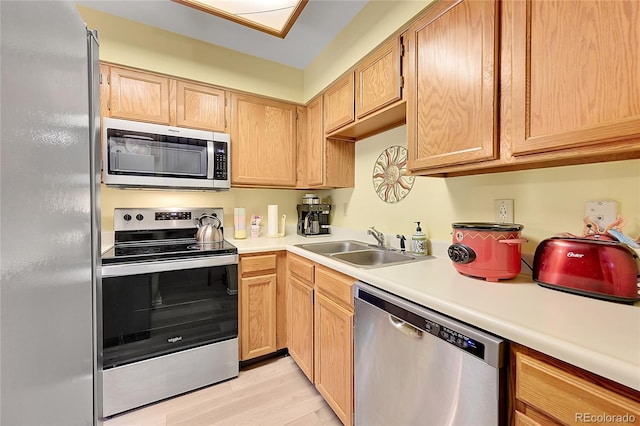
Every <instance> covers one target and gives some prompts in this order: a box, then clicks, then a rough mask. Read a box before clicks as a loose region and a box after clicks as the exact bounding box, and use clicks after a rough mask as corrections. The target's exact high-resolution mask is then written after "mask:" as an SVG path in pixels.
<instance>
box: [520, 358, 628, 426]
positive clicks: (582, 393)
mask: <svg viewBox="0 0 640 426" xmlns="http://www.w3.org/2000/svg"><path fill="white" fill-rule="evenodd" d="M516 398H517V399H518V400H520V401H522V402H524V403H526V404H528V405H530V406H532V407H534V408H535V409H536V410H539V411H541V412H543V413H545V414H547V415H549V416H550V417H552V418H554V419H557V420H559V421H560V422H562V423H565V424H574V423H581V422H585V421H587V419H586V418H584V417H580V416H595V415H610V416H624V415H627V416H635V418H636V419H640V403H638V402H636V401H633V400H631V399H629V398H627V397H625V396H623V395H620V394H617V393H614V392H612V391H610V390H608V389H605V388H604V387H602V386H599V385H597V384H595V383H592V382H591V381H588V380H585V379H583V378H582V377H579V376H577V375H575V374H572V373H570V372H568V371H564V370H562V369H560V368H558V367H555V366H553V365H550V364H548V363H546V362H544V361H542V360H540V359H537V358H534V357H532V356H529V355H526V354H523V353H517V354H516Z"/></svg>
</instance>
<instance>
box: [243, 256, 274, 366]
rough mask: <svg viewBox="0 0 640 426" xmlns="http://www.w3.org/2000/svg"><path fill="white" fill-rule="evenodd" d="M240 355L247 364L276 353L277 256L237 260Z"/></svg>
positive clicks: (244, 257) (250, 257) (247, 257)
mask: <svg viewBox="0 0 640 426" xmlns="http://www.w3.org/2000/svg"><path fill="white" fill-rule="evenodd" d="M239 269H240V285H239V315H238V323H239V336H240V339H239V346H240V348H239V353H240V360H241V361H246V360H248V359H251V358H256V357H259V356H262V355H267V354H270V353H272V352H275V351H276V290H277V274H276V272H277V257H276V254H275V253H265V254H259V255H248V256H241V257H240V268H239Z"/></svg>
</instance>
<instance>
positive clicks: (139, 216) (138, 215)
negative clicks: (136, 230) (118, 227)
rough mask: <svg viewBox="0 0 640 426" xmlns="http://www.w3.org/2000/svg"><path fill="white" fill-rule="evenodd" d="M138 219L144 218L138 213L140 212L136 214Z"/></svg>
mask: <svg viewBox="0 0 640 426" xmlns="http://www.w3.org/2000/svg"><path fill="white" fill-rule="evenodd" d="M136 219H138V220H142V219H144V216H142V215H141V214H140V213H138V214H137V215H136Z"/></svg>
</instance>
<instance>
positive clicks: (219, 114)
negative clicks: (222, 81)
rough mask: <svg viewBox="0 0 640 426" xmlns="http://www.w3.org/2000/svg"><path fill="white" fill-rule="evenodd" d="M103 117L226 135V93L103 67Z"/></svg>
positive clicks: (126, 69)
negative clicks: (224, 133)
mask: <svg viewBox="0 0 640 426" xmlns="http://www.w3.org/2000/svg"><path fill="white" fill-rule="evenodd" d="M100 74H101V76H100V77H101V83H102V86H101V88H100V104H101V113H102V116H103V117H115V118H123V119H128V120H136V121H144V122H148V123H158V124H167V125H170V126H177V127H188V128H193V129H201V130H211V131H214V132H224V131H226V130H225V128H226V121H225V117H226V115H227V113H226V102H225V98H226V92H225V91H224V90H222V89H219V88H217V87H213V86H208V85H205V84H198V83H193V82H190V81H185V80H178V79H174V78H170V77H167V76H162V75H159V74H154V73H150V72H146V71H139V70H133V69H129V68H126V67H118V66H114V65H108V64H104V63H101V64H100Z"/></svg>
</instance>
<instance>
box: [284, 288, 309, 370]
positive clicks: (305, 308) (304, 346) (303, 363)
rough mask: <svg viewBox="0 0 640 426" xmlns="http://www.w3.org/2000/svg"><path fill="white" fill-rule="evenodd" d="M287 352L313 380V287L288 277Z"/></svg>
mask: <svg viewBox="0 0 640 426" xmlns="http://www.w3.org/2000/svg"><path fill="white" fill-rule="evenodd" d="M289 310H290V313H291V321H289V335H288V343H289V354H290V355H291V357H292V358H293V359H294V360H295V362H296V363H297V364H298V367H300V369H301V370H302V372H303V373H304V374H305V375H306V376H307V377H308V378H309V380H311V381H312V382H313V288H312V287H309V286H307V285H305V284H304V283H303V282H302V281H301V280H299V279H298V278H296V277H293V276H290V277H289Z"/></svg>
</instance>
